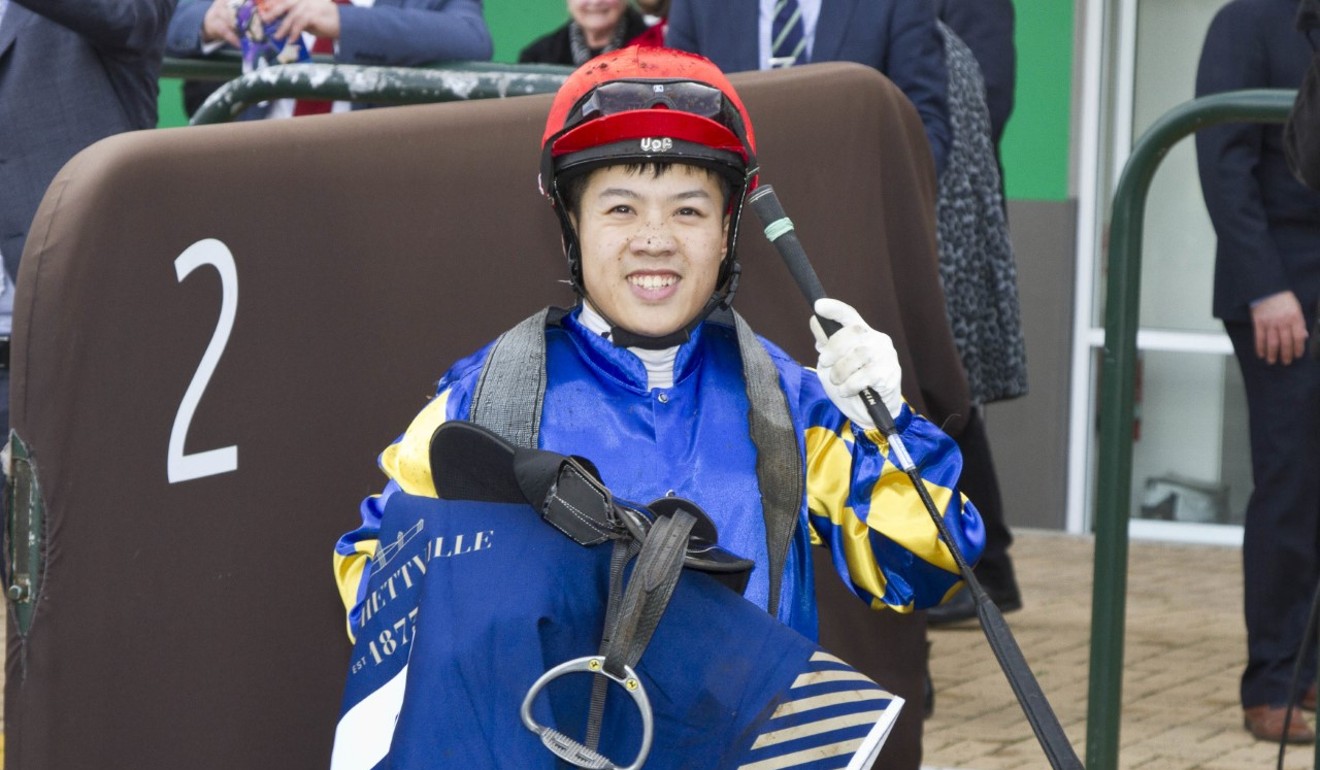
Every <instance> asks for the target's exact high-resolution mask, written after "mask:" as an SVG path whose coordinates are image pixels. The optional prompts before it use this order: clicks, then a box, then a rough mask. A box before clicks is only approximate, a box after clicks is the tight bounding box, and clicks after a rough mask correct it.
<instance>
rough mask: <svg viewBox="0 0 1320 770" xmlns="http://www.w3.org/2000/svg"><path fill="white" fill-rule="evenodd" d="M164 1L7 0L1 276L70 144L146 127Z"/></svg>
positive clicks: (0, 150) (14, 270)
mask: <svg viewBox="0 0 1320 770" xmlns="http://www.w3.org/2000/svg"><path fill="white" fill-rule="evenodd" d="M173 8H174V0H10V3H9V8H8V10H6V11H5V15H4V20H3V21H2V22H0V252H3V254H4V262H5V270H6V272H8V273H9V275H10V277H16V276H17V275H18V262H19V257H21V256H22V253H23V245H24V243H25V242H26V240H27V233H28V227H29V226H30V225H31V223H32V216H33V214H35V213H36V210H37V204H39V203H40V202H41V198H42V196H43V195H45V193H46V187H47V186H48V185H49V184H50V181H51V179H53V178H54V177H55V173H56V172H57V171H59V170H60V168H61V167H62V166H63V165H64V163H65V162H66V161H67V160H68V159H69V158H71V157H73V155H74V154H75V153H77V152H78V151H79V150H81V149H83V148H84V147H86V146H88V145H90V144H92V143H93V142H95V141H97V140H98V139H102V138H104V137H106V136H109V135H111V134H117V133H120V132H122V131H131V130H133V129H139V128H155V126H156V89H157V86H156V80H157V77H158V76H159V74H160V60H161V56H162V51H163V49H164V45H165V25H166V22H168V21H169V17H170V11H172V10H173Z"/></svg>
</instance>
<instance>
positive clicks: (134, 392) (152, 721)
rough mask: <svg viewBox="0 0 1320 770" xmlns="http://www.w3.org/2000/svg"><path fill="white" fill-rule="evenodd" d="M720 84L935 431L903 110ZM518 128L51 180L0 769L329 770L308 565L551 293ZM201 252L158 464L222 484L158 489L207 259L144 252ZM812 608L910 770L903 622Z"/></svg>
mask: <svg viewBox="0 0 1320 770" xmlns="http://www.w3.org/2000/svg"><path fill="white" fill-rule="evenodd" d="M734 82H735V83H736V84H737V85H738V87H739V89H740V91H741V93H742V94H743V95H744V97H745V99H746V102H747V104H748V106H749V109H750V110H751V113H752V115H753V118H754V120H755V121H756V126H757V135H758V139H759V140H760V149H761V161H762V167H763V168H764V169H765V174H764V176H763V179H764V180H765V181H767V182H771V183H773V184H774V186H775V187H776V189H777V190H778V191H779V193H780V197H781V198H782V199H783V201H784V205H785V207H786V208H787V210H788V212H789V214H790V215H791V216H792V217H793V219H794V221H795V222H796V223H797V226H798V231H799V233H800V235H801V238H802V241H803V243H804V244H805V245H806V247H807V250H808V253H809V254H810V255H811V256H812V259H813V261H814V263H815V265H816V268H817V270H818V272H819V273H820V276H821V278H822V281H823V282H824V284H825V286H826V289H827V291H830V292H831V293H833V294H834V295H836V296H838V297H840V298H841V299H844V300H846V301H849V302H851V303H853V304H855V305H856V306H857V307H858V308H859V309H860V310H861V312H862V314H863V315H864V316H866V317H867V318H868V319H869V320H870V321H871V323H872V324H873V325H874V326H876V327H877V328H880V329H883V330H885V331H887V332H889V333H890V334H892V335H893V336H894V338H895V342H896V344H897V346H898V349H899V351H900V355H901V358H902V361H903V364H904V366H905V371H904V375H905V380H904V382H905V389H906V393H907V395H908V396H909V399H910V400H913V401H914V402H917V403H918V404H924V405H925V406H926V407H928V411H929V413H931V415H932V416H933V417H934V418H935V419H937V420H943V419H944V418H946V417H950V416H956V415H960V414H965V412H966V403H967V391H966V385H965V382H964V381H963V378H962V373H961V369H960V367H959V364H958V360H957V355H956V353H955V351H954V348H953V345H952V341H951V339H950V337H949V332H948V329H947V326H946V324H945V320H944V311H943V299H942V295H941V293H940V289H939V283H938V278H937V268H936V262H935V259H936V258H935V249H934V225H933V219H932V216H933V200H934V182H933V172H932V171H931V164H930V161H929V158H928V157H925V155H924V154H922V153H917V154H916V155H915V156H914V155H913V153H912V152H911V150H910V148H911V147H913V146H916V147H921V143H923V142H924V141H925V140H924V136H923V135H922V133H921V124H920V121H919V120H918V119H917V117H916V114H915V112H914V111H913V110H912V108H911V106H910V105H909V104H908V103H907V102H906V100H905V99H904V98H903V97H902V96H901V94H899V92H898V91H897V90H896V89H895V88H894V87H893V86H892V85H891V84H890V83H889V82H888V81H887V80H885V79H884V78H883V77H881V76H879V75H878V74H876V73H875V72H874V71H872V70H869V69H866V68H863V67H860V66H856V65H845V64H828V65H825V64H823V65H812V66H810V67H801V68H797V69H795V70H793V71H791V72H780V73H752V74H747V75H742V76H738V77H736V78H735V79H734ZM548 107H549V98H548V97H520V98H516V99H508V100H492V101H484V102H471V103H455V104H442V105H428V106H420V107H406V108H395V109H388V110H374V111H367V112H362V113H355V114H350V115H335V116H329V117H323V118H311V119H304V120H297V121H270V122H257V123H244V124H233V125H225V126H211V127H197V128H182V129H166V130H158V131H150V132H139V133H133V134H126V135H121V136H117V137H112V138H110V139H108V140H105V141H103V142H100V143H98V144H96V145H94V146H93V147H91V148H89V149H88V150H86V151H84V152H83V153H81V154H79V155H78V156H77V157H76V158H74V159H73V160H72V161H71V162H70V163H69V164H68V165H67V166H66V167H65V168H64V169H63V171H61V173H60V174H59V176H58V177H57V178H56V180H55V182H54V183H53V184H52V186H51V188H50V190H49V191H48V193H47V195H46V198H45V201H44V202H43V204H42V207H41V209H40V211H39V212H38V215H37V220H36V222H35V223H34V226H33V228H32V231H31V234H30V236H29V239H28V246H27V251H26V252H25V254H24V257H23V267H22V271H21V275H20V277H19V288H18V306H17V307H16V309H15V329H14V350H13V369H12V377H13V381H12V414H13V423H14V427H15V429H16V430H17V432H18V433H19V435H20V436H21V437H22V438H23V439H24V440H25V441H27V442H28V443H29V445H30V446H31V449H32V453H33V457H34V462H35V465H36V467H37V472H38V478H39V482H40V484H41V496H42V500H43V502H44V505H45V508H46V517H47V518H46V528H45V532H44V534H45V568H44V572H43V573H42V583H41V586H40V591H39V594H38V598H37V601H36V606H35V614H34V618H33V623H32V626H31V628H30V631H29V632H28V634H27V635H26V636H21V635H20V634H19V633H18V630H17V628H16V626H15V621H14V613H13V612H12V611H11V612H10V613H9V618H10V620H9V637H8V655H7V660H6V680H5V710H4V720H5V724H4V728H5V730H4V731H5V738H6V743H7V747H6V748H7V751H6V767H8V768H83V767H140V768H180V767H186V768H217V769H219V768H226V769H228V768H235V767H252V768H258V767H260V768H266V767H281V768H303V767H306V768H314V767H325V766H326V765H327V762H328V758H329V752H330V745H331V739H332V736H333V731H334V724H335V719H336V716H337V711H338V705H339V697H340V692H341V689H342V686H343V681H344V678H345V674H346V668H345V666H346V664H347V659H348V651H349V648H348V643H347V641H346V638H345V634H344V623H343V616H342V610H341V608H340V605H339V599H338V596H337V595H336V592H335V589H334V585H333V580H332V576H331V571H330V554H331V549H332V546H333V544H334V542H335V539H336V537H337V536H338V535H339V534H340V533H342V532H344V531H346V530H349V529H351V528H353V527H354V526H356V524H357V522H358V517H357V504H358V501H359V500H360V499H361V498H362V497H363V496H364V495H367V494H369V493H371V492H373V491H376V490H377V489H378V487H379V486H380V485H381V484H382V482H383V477H382V476H381V475H380V473H379V471H378V470H377V469H376V467H375V462H374V461H375V457H376V455H377V453H378V452H379V451H380V449H382V448H383V447H384V446H385V445H386V444H387V443H388V442H389V441H390V440H392V439H393V438H394V436H395V435H396V434H398V433H399V432H401V431H402V430H403V428H404V427H405V426H406V425H407V423H408V421H409V419H410V418H411V417H412V416H413V414H415V413H416V412H417V410H418V409H419V408H420V407H421V406H422V405H423V403H424V402H425V400H426V398H427V396H428V395H429V394H430V393H431V392H432V390H433V386H434V382H435V380H436V378H437V377H438V376H439V375H440V374H441V373H442V372H443V371H444V370H445V368H447V366H448V365H449V364H450V363H451V362H453V361H454V360H455V359H456V358H457V357H459V356H462V355H465V354H467V353H469V352H471V351H472V350H474V349H475V348H476V347H477V346H479V345H480V344H482V343H484V342H485V341H487V340H488V339H490V338H491V337H493V336H494V335H495V334H496V333H498V332H499V331H501V330H502V329H504V328H506V327H507V326H509V325H511V324H512V323H514V322H515V321H517V320H519V319H521V318H523V317H524V316H526V315H527V314H529V313H530V312H531V311H532V310H533V309H535V308H537V307H539V306H541V305H544V304H547V303H556V304H566V303H569V302H570V301H571V295H570V293H569V291H568V290H567V289H566V287H565V286H564V285H563V284H562V283H561V282H560V280H561V278H562V277H563V276H564V273H565V266H564V262H563V257H562V255H561V252H560V247H559V233H558V228H557V226H556V223H555V219H554V217H553V215H552V214H551V212H550V210H549V207H548V206H547V205H546V204H545V202H544V201H543V200H542V199H541V198H540V197H539V195H538V193H537V191H536V169H537V167H538V141H539V138H540V135H541V130H542V127H543V121H544V116H545V114H546V112H547V110H548ZM759 229H760V225H759V223H758V222H756V221H755V218H754V216H753V215H752V214H751V213H750V212H749V213H748V214H747V216H746V218H745V219H744V229H743V234H742V239H741V243H742V247H741V249H740V253H741V256H742V261H743V266H744V272H743V275H744V280H743V282H742V287H741V290H740V291H739V294H738V300H737V303H736V304H737V307H738V308H739V309H740V310H741V311H742V312H743V313H744V314H745V315H746V316H747V317H748V318H749V319H750V320H751V322H752V325H753V326H754V327H755V328H757V329H758V330H759V331H760V332H761V333H763V334H765V335H766V336H768V337H770V338H771V339H774V340H776V341H777V342H779V343H780V344H782V345H783V346H785V347H786V348H787V349H788V350H789V351H790V352H792V353H793V354H794V355H796V356H798V357H800V358H801V359H802V360H804V361H807V362H811V361H813V360H814V351H813V350H812V348H811V337H810V334H809V332H808V330H807V324H806V320H807V313H808V309H807V307H806V305H805V303H804V301H803V300H802V298H801V297H800V296H799V294H798V292H797V290H796V288H795V287H794V286H793V285H792V283H791V281H790V279H789V277H788V273H787V271H786V270H785V269H784V268H783V267H782V265H781V264H780V263H779V261H778V258H777V257H776V256H775V255H774V253H773V251H772V249H771V248H770V247H769V246H768V244H766V242H765V239H764V238H763V237H762V236H761V235H760V233H759ZM206 238H216V239H219V240H220V241H222V242H223V243H224V244H225V245H226V246H227V248H228V250H229V251H230V252H231V253H232V255H233V261H234V266H235V275H236V278H237V281H236V283H237V292H236V296H237V301H236V313H235V316H234V322H233V325H232V333H230V334H229V335H228V337H227V339H226V340H225V344H224V347H223V350H222V352H221V355H220V358H219V360H218V365H217V366H216V367H215V370H214V374H213V376H211V377H210V378H209V381H207V382H206V383H205V388H204V390H203V391H202V394H201V397H200V400H199V401H198V404H197V408H196V412H195V415H194V416H193V418H192V420H191V422H190V424H189V425H188V426H187V427H188V431H187V441H186V445H185V451H186V452H188V453H197V452H204V451H207V450H212V449H218V448H223V447H228V446H235V447H237V469H236V470H234V471H232V472H226V473H221V474H218V475H210V476H205V477H202V478H197V479H193V480H187V481H181V482H178V483H169V481H168V479H167V475H166V468H167V455H168V453H169V448H168V447H169V440H170V435H171V429H172V427H173V426H174V424H175V423H176V419H177V416H178V413H179V409H180V404H181V402H182V401H183V398H184V393H185V391H186V390H188V388H189V384H190V382H192V381H193V379H194V375H195V373H196V372H197V370H198V367H199V362H200V361H201V360H202V357H203V353H204V351H205V350H206V349H207V347H208V344H210V342H211V340H212V337H213V334H214V333H215V332H216V329H217V319H218V318H219V316H220V309H221V304H222V283H221V280H220V277H219V273H218V272H217V270H216V269H213V268H212V267H209V266H204V267H200V268H197V269H196V270H194V271H193V272H192V273H191V274H189V275H187V276H186V277H185V278H183V279H182V280H180V279H179V278H178V277H177V276H176V268H175V260H176V258H178V257H179V255H180V254H182V253H183V252H184V250H185V249H187V248H188V247H189V246H190V245H191V244H194V243H196V242H198V241H200V240H202V239H206ZM229 294H230V296H231V298H232V297H233V295H234V292H233V291H232V290H231V291H229ZM822 566H823V565H822ZM825 570H828V568H827V567H826V568H825ZM822 571H824V570H822ZM835 582H836V583H837V582H838V581H835ZM491 590H492V591H503V590H508V587H506V586H492V587H491ZM834 607H836V604H835V603H834V601H833V600H827V602H826V606H825V607H823V609H822V614H823V615H824V616H825V620H824V623H823V625H824V626H825V628H824V629H823V632H822V633H823V636H824V639H825V641H826V643H827V645H832V646H833V647H835V648H837V649H839V650H840V651H841V652H842V653H843V654H845V655H846V656H850V657H852V658H854V659H855V662H857V663H858V665H860V666H862V667H864V668H866V669H867V670H869V671H870V672H871V673H872V675H873V676H875V677H877V678H878V679H879V680H880V681H882V682H883V683H885V684H886V685H889V686H890V687H892V688H894V689H895V690H897V691H898V692H899V693H900V694H902V695H904V696H905V697H907V698H908V699H909V702H910V703H911V704H912V707H911V708H909V709H907V717H906V718H905V721H904V723H903V724H902V725H900V727H899V732H898V733H896V734H895V735H894V736H893V737H892V738H891V739H890V745H889V746H888V747H887V748H886V751H885V753H884V758H883V759H882V762H881V765H882V766H886V767H910V768H916V766H917V761H918V758H919V756H920V745H919V740H920V722H919V719H918V718H917V717H918V716H919V712H920V698H921V671H920V665H921V655H922V654H924V650H923V648H922V643H923V641H924V620H923V619H922V618H921V617H920V616H917V617H913V618H898V617H896V616H894V615H892V614H891V613H871V612H869V611H868V610H866V608H865V607H863V606H862V605H861V603H860V602H856V601H847V602H846V604H845V605H843V609H833V608H834ZM11 609H12V608H11ZM857 624H862V625H860V626H859V625H857ZM859 629H861V630H859ZM850 645H851V646H850ZM845 647H847V648H848V649H846V650H845V649H844V648H845Z"/></svg>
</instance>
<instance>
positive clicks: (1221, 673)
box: [924, 530, 1315, 770]
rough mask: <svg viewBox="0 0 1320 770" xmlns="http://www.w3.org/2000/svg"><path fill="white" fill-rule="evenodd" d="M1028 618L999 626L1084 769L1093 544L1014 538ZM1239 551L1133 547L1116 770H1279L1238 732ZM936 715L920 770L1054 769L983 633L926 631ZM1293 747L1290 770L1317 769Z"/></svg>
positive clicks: (1270, 754)
mask: <svg viewBox="0 0 1320 770" xmlns="http://www.w3.org/2000/svg"><path fill="white" fill-rule="evenodd" d="M1014 535H1015V538H1016V542H1015V544H1014V546H1013V548H1012V551H1011V554H1012V556H1013V560H1014V565H1015V566H1016V567H1017V570H1018V573H1019V574H1018V579H1019V581H1020V583H1021V587H1022V592H1023V599H1024V603H1025V606H1024V608H1023V609H1022V610H1020V611H1019V612H1015V613H1011V614H1009V615H1008V616H1007V618H1008V621H1009V625H1010V626H1011V627H1012V629H1013V633H1014V635H1015V636H1016V637H1017V640H1018V643H1019V644H1020V645H1021V647H1022V651H1023V653H1024V654H1025V655H1026V658H1027V661H1028V662H1029V663H1030V664H1031V667H1032V670H1033V671H1035V673H1036V676H1037V677H1038V678H1039V680H1040V683H1041V687H1042V688H1043V689H1044V691H1045V694H1046V695H1047V696H1048V697H1049V699H1050V701H1051V703H1052V704H1053V705H1054V708H1055V711H1056V713H1057V714H1058V716H1059V721H1060V722H1061V723H1062V724H1063V726H1064V729H1065V730H1066V731H1067V733H1068V736H1069V738H1070V739H1072V741H1073V745H1074V746H1075V747H1076V749H1077V753H1078V755H1079V756H1081V757H1082V758H1083V759H1085V756H1086V755H1085V739H1086V692H1087V677H1088V665H1089V659H1088V655H1089V647H1090V626H1091V577H1092V576H1091V567H1092V553H1093V540H1092V539H1091V538H1090V537H1080V536H1070V535H1063V534H1058V533H1052V532H1042V531H1033V530H1022V531H1015V532H1014ZM1241 605H1242V570H1241V561H1240V551H1239V549H1237V548H1227V547H1216V546H1196V545H1169V544H1161V543H1140V542H1134V543H1132V544H1131V546H1130V550H1129V573H1128V600H1127V631H1126V648H1125V655H1124V672H1125V673H1124V677H1123V713H1122V728H1121V731H1120V751H1119V766H1120V767H1121V768H1124V770H1243V769H1244V768H1262V770H1264V769H1268V768H1274V767H1275V763H1276V760H1277V755H1278V746H1277V745H1274V744H1266V743H1260V742H1257V741H1255V740H1253V739H1252V738H1251V736H1250V735H1248V734H1247V732H1246V731H1245V730H1243V729H1242V711H1241V708H1240V707H1239V705H1238V700H1237V691H1238V675H1239V673H1240V670H1241V666H1242V664H1243V662H1244V656H1245V654H1246V653H1245V644H1246V643H1245V638H1246V637H1245V631H1244V629H1243V625H1242V617H1241ZM931 640H932V641H933V642H934V646H933V647H932V650H931V672H932V677H933V678H934V680H935V688H936V700H935V714H934V716H933V717H932V718H931V719H930V720H928V721H927V722H926V728H925V740H924V758H925V760H924V766H925V767H926V768H963V769H966V770H1001V769H1005V768H1023V769H1027V768H1046V769H1048V768H1049V763H1048V762H1047V761H1046V759H1045V756H1044V754H1043V753H1042V752H1041V750H1040V747H1039V745H1038V744H1037V743H1036V740H1035V737H1034V736H1033V735H1032V733H1031V728H1030V727H1029V726H1028V725H1027V722H1026V718H1025V717H1023V716H1022V712H1021V710H1020V709H1019V707H1018V705H1017V702H1016V700H1015V699H1014V698H1013V693H1012V691H1011V690H1010V689H1009V686H1008V682H1007V680H1006V679H1005V678H1004V675H1003V674H1002V673H1001V671H1000V669H999V666H998V664H997V663H996V662H995V660H994V657H993V655H992V653H991V652H990V648H989V646H988V645H987V643H986V641H985V637H984V635H983V634H982V632H981V629H980V626H979V625H977V624H976V622H975V621H972V622H970V623H968V624H965V625H959V626H956V627H944V628H940V629H933V630H932V631H931ZM1314 760H1315V750H1314V748H1312V747H1310V746H1302V747H1290V748H1289V750H1288V753H1287V755H1286V757H1285V763H1284V767H1285V768H1311V767H1314V766H1315V764H1314Z"/></svg>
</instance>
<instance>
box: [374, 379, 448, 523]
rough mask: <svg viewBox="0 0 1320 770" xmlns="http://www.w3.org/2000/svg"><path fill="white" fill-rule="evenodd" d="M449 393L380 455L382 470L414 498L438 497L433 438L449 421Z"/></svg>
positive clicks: (425, 411) (432, 401) (415, 420)
mask: <svg viewBox="0 0 1320 770" xmlns="http://www.w3.org/2000/svg"><path fill="white" fill-rule="evenodd" d="M448 404H449V391H447V390H446V391H444V392H443V393H441V394H440V395H438V396H436V397H435V398H433V399H431V403H429V404H427V405H426V408H424V409H422V411H421V412H419V413H418V415H417V416H416V417H414V418H413V421H412V424H411V425H409V426H408V430H407V431H405V432H404V434H403V438H401V439H399V440H398V441H396V442H395V443H393V444H390V445H389V446H388V447H386V448H385V451H384V452H382V453H381V455H380V465H381V468H383V469H384V470H385V473H386V474H387V475H388V476H389V477H390V478H392V479H394V480H395V481H396V482H398V484H399V487H400V488H401V489H403V491H404V492H407V493H408V494H410V495H419V496H424V497H435V496H436V492H435V483H434V482H433V481H432V480H431V437H432V436H433V435H435V429H436V428H439V427H440V425H441V423H443V422H445V421H446V419H447V417H446V412H447V409H446V407H447V406H448Z"/></svg>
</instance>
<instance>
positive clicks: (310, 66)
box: [161, 52, 573, 125]
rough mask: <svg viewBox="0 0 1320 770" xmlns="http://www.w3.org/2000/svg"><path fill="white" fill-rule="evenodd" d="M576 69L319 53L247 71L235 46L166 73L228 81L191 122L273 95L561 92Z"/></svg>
mask: <svg viewBox="0 0 1320 770" xmlns="http://www.w3.org/2000/svg"><path fill="white" fill-rule="evenodd" d="M572 71H573V69H572V68H571V67H561V66H555V65H548V64H500V63H494V62H440V63H437V64H432V65H426V66H423V67H375V66H363V65H355V64H336V63H334V61H333V60H332V59H330V58H329V57H321V56H316V57H313V59H312V61H310V62H303V63H299V64H284V65H277V66H273V67H266V68H264V69H260V70H257V71H255V72H249V73H247V74H243V73H242V67H241V61H240V59H239V57H238V54H237V53H236V52H221V53H219V54H217V55H215V56H213V57H208V58H205V59H166V60H165V63H164V65H163V66H162V70H161V76H162V77H179V78H187V79H191V80H228V81H229V82H227V83H225V84H224V85H222V86H221V87H220V88H219V89H217V90H216V91H215V92H214V93H213V94H211V96H210V97H208V98H207V100H206V101H205V102H204V103H203V104H202V106H201V107H200V108H198V110H197V112H196V114H194V115H193V117H192V120H191V121H189V122H190V124H191V125H202V124H208V123H222V122H225V121H228V120H232V119H233V118H234V117H236V116H237V115H238V114H239V113H240V112H242V111H243V110H244V109H246V108H247V107H249V106H251V105H253V104H257V103H259V102H264V101H267V100H269V99H284V98H311V99H326V100H333V101H355V102H371V103H374V104H428V103H432V102H449V101H463V100H467V99H492V98H503V97H508V96H522V95H527V94H544V93H554V92H555V91H557V90H559V86H560V85H562V84H563V82H564V80H565V79H566V78H567V77H568V75H569V74H570V73H571V72H572Z"/></svg>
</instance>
